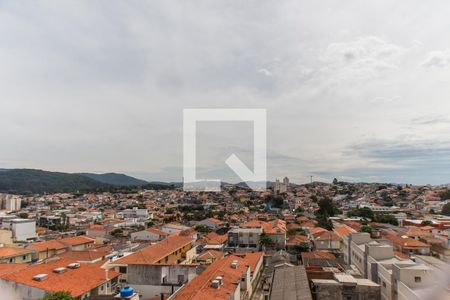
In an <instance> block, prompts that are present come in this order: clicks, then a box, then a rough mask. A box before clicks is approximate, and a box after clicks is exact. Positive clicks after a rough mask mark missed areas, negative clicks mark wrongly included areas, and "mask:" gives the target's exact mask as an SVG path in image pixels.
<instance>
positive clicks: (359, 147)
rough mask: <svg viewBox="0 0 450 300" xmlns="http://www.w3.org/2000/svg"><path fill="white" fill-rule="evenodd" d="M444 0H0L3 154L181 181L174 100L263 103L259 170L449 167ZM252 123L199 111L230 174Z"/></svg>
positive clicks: (374, 173)
mask: <svg viewBox="0 0 450 300" xmlns="http://www.w3.org/2000/svg"><path fill="white" fill-rule="evenodd" d="M449 15H450V3H448V2H447V1H433V4H431V3H430V2H429V1H423V0H402V1H387V0H385V1H373V2H367V1H357V0H353V1H337V0H336V1H281V2H280V1H260V0H259V1H181V0H180V1H121V2H119V1H110V0H108V1H106V0H105V1H33V2H22V1H2V2H0V38H1V43H0V66H1V67H0V91H1V97H0V138H1V141H2V143H1V146H0V168H40V169H45V170H54V171H66V172H125V173H127V174H130V175H135V176H138V177H140V178H144V179H148V180H164V181H179V180H181V178H182V163H183V157H182V153H183V145H182V143H183V139H182V136H183V135H182V132H183V128H182V125H183V119H182V118H183V109H185V108H264V109H267V131H268V137H267V139H268V144H267V149H268V156H267V159H268V161H267V163H268V176H269V179H270V180H273V179H275V178H276V177H284V176H288V177H289V178H290V179H291V181H294V182H298V183H301V182H307V181H308V180H309V178H310V177H309V176H311V175H312V176H314V178H315V179H317V180H332V179H333V178H334V177H337V178H339V179H341V180H349V181H370V182H374V181H377V182H395V183H417V184H424V183H431V184H442V183H449V182H450V99H449V95H450V39H448V30H449V28H450V18H449V17H448V16H449ZM251 141H252V126H251V124H249V123H248V122H241V123H237V124H227V123H223V122H222V123H221V122H218V123H214V124H211V123H208V122H205V123H202V124H201V126H199V132H198V148H199V152H198V162H199V165H198V172H199V174H200V175H202V176H203V177H213V178H214V177H216V178H223V179H224V180H227V181H237V180H238V179H237V178H236V176H235V175H234V174H233V172H232V171H230V170H229V169H228V167H227V166H226V164H225V163H224V161H225V159H226V158H227V157H228V156H229V155H230V154H231V153H236V155H238V156H239V157H241V158H242V160H243V161H245V162H247V163H248V164H249V166H251V163H250V162H251V154H252V152H253V144H252V142H251Z"/></svg>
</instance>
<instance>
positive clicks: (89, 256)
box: [58, 246, 112, 262]
mask: <svg viewBox="0 0 450 300" xmlns="http://www.w3.org/2000/svg"><path fill="white" fill-rule="evenodd" d="M111 251H112V246H103V247H99V248H95V249H88V250H83V251H69V252H66V253H63V254H60V255H58V256H59V257H61V258H68V259H73V260H76V261H78V262H92V261H96V260H103V259H105V256H106V255H108V254H110V253H111Z"/></svg>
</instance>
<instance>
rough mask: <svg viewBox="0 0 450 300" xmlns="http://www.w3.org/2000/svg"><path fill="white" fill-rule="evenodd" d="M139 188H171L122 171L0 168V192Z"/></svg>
mask: <svg viewBox="0 0 450 300" xmlns="http://www.w3.org/2000/svg"><path fill="white" fill-rule="evenodd" d="M88 175H89V176H88ZM141 187H142V188H145V189H170V188H173V186H171V185H169V184H166V185H162V184H153V183H148V182H146V181H144V180H140V179H136V178H133V177H130V176H127V175H124V174H114V173H108V174H90V173H89V174H71V173H62V172H49V171H43V170H35V169H0V193H10V194H43V193H70V192H80V193H82V192H95V191H98V192H131V191H133V190H134V191H135V190H136V189H139V188H141Z"/></svg>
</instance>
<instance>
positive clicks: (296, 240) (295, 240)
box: [286, 234, 309, 245]
mask: <svg viewBox="0 0 450 300" xmlns="http://www.w3.org/2000/svg"><path fill="white" fill-rule="evenodd" d="M307 242H309V239H308V238H307V237H306V236H304V235H301V234H296V235H290V236H288V237H287V238H286V244H287V245H298V244H301V243H307Z"/></svg>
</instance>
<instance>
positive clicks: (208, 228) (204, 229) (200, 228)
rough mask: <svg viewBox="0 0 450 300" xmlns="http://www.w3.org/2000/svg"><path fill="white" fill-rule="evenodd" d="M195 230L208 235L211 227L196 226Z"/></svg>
mask: <svg viewBox="0 0 450 300" xmlns="http://www.w3.org/2000/svg"><path fill="white" fill-rule="evenodd" d="M195 230H197V231H198V232H202V233H209V232H211V231H212V229H211V227H209V226H206V225H197V227H195Z"/></svg>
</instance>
